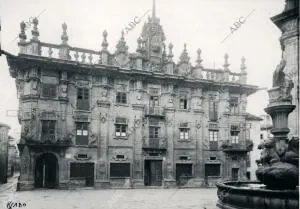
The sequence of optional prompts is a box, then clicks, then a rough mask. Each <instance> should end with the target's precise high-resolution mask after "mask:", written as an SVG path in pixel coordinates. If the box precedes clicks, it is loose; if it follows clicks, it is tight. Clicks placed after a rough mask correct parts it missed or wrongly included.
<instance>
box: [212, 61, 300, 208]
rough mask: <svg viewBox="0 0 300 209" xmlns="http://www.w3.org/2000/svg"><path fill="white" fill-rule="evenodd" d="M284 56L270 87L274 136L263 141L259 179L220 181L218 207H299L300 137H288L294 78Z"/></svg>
mask: <svg viewBox="0 0 300 209" xmlns="http://www.w3.org/2000/svg"><path fill="white" fill-rule="evenodd" d="M285 64H286V61H285V60H282V61H281V62H280V64H279V65H278V66H277V68H276V70H275V72H274V74H273V88H271V89H270V90H268V94H269V105H268V106H267V108H265V112H266V113H268V114H269V115H270V116H271V117H272V121H273V128H272V130H271V132H272V134H273V136H274V137H273V138H272V139H267V140H265V141H264V142H263V143H261V144H260V145H259V147H258V148H259V149H261V150H262V152H261V157H260V159H259V160H257V163H258V169H257V170H256V176H257V179H258V180H259V181H252V182H250V181H244V182H224V183H217V187H218V202H217V207H219V208H222V209H234V208H239V209H242V208H243V209H247V208H257V209H264V208H268V209H296V208H299V187H298V185H299V179H298V175H299V154H298V153H299V138H292V139H290V140H289V139H288V138H287V134H288V133H289V128H288V115H289V114H290V113H291V112H292V111H293V110H294V109H295V105H292V96H291V89H292V88H293V82H292V81H291V80H287V79H286V78H285V73H284V72H283V69H284V67H285Z"/></svg>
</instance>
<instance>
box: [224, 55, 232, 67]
mask: <svg viewBox="0 0 300 209" xmlns="http://www.w3.org/2000/svg"><path fill="white" fill-rule="evenodd" d="M228 57H229V56H228V54H227V53H226V54H225V55H224V59H225V62H224V65H223V67H224V69H225V70H228V67H229V66H230V64H229V63H228Z"/></svg>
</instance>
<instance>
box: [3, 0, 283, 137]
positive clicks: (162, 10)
mask: <svg viewBox="0 0 300 209" xmlns="http://www.w3.org/2000/svg"><path fill="white" fill-rule="evenodd" d="M283 8H284V0H185V1H183V0H156V16H157V17H158V18H160V23H161V25H162V27H163V30H164V33H165V36H166V39H167V40H166V44H167V45H168V44H169V43H170V42H172V44H173V45H174V47H173V54H174V55H175V57H174V60H175V61H177V60H178V57H179V56H180V54H181V52H182V50H183V46H184V43H186V45H187V50H188V53H189V56H190V57H191V62H192V63H193V64H195V59H196V56H197V53H196V51H197V49H198V48H200V49H201V50H202V54H201V56H202V59H203V63H202V64H203V66H204V67H205V68H217V69H218V68H222V65H223V64H224V54H225V53H228V55H229V64H230V67H229V68H230V70H231V71H233V72H239V71H240V64H241V57H243V56H244V57H245V58H246V66H247V69H246V70H247V72H248V84H252V85H257V86H259V87H266V88H270V87H271V84H272V74H273V71H274V70H275V68H276V65H277V64H279V62H280V58H281V49H280V43H279V37H280V35H281V32H280V30H279V29H278V28H277V27H276V26H275V25H274V24H273V23H272V21H271V20H270V18H271V17H272V16H274V15H277V14H279V13H281V11H282V10H283ZM151 9H152V0H126V1H124V0H109V1H108V0H106V1H104V0H88V1H82V0H64V1H61V0H43V1H41V0H26V1H22V0H1V2H0V16H1V47H2V49H3V50H5V51H8V52H10V53H12V54H15V55H17V54H18V46H17V42H18V38H17V37H18V34H19V33H20V22H21V21H25V22H27V21H29V19H31V17H35V16H37V15H39V14H40V16H39V17H38V19H39V25H38V29H39V32H40V36H39V39H40V41H43V42H48V43H56V44H60V43H61V39H60V36H61V34H62V28H61V25H62V23H63V22H65V23H66V24H67V26H68V29H67V32H68V36H69V41H68V43H69V45H71V46H76V47H81V48H87V49H93V50H100V49H101V43H102V39H103V37H102V32H103V31H104V30H107V32H108V43H109V47H108V48H109V50H110V51H111V52H113V51H115V47H116V44H117V42H118V40H119V39H120V36H121V31H122V30H125V28H126V27H128V25H129V23H130V22H132V21H134V18H135V17H141V16H143V14H144V13H145V12H147V11H148V10H151ZM249 14H250V16H248V15H249ZM149 15H151V11H150V12H149V13H147V15H146V16H145V17H144V18H143V19H142V21H141V23H139V24H137V25H136V26H135V27H134V28H133V29H132V30H131V31H129V32H128V34H126V36H125V39H126V42H127V45H128V46H129V51H130V52H135V50H136V47H137V39H138V37H139V36H140V34H141V31H142V26H143V24H144V22H145V21H146V19H147V16H149ZM247 16H248V18H246V17H247ZM245 18H246V19H245ZM239 20H242V21H243V24H241V25H239V26H240V27H239V28H237V27H236V26H234V23H235V22H237V21H239ZM232 28H234V30H233V29H232ZM30 31H31V28H30V29H27V30H26V35H27V39H30V38H31V32H30ZM232 31H233V32H232ZM227 36H228V37H227ZM225 37H227V38H226V39H225ZM224 39H225V41H223V40H224ZM0 69H1V70H0V98H1V99H0V122H4V123H6V124H8V125H9V126H11V130H10V133H9V134H10V135H11V136H13V137H15V138H19V135H20V125H19V123H18V119H17V117H16V110H17V109H18V99H17V94H16V86H15V81H14V79H13V78H11V77H10V75H9V69H8V64H7V61H6V57H5V56H3V55H2V56H1V57H0ZM267 104H268V96H267V91H266V90H260V91H258V92H257V93H255V94H254V95H251V96H249V97H248V107H247V112H249V113H252V114H255V115H261V114H265V112H264V110H263V109H264V108H265V107H266V106H267Z"/></svg>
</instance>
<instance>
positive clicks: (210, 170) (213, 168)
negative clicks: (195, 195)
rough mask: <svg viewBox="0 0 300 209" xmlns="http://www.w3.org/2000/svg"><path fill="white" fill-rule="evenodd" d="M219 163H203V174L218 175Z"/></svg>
mask: <svg viewBox="0 0 300 209" xmlns="http://www.w3.org/2000/svg"><path fill="white" fill-rule="evenodd" d="M220 173H221V172H220V164H205V176H206V177H208V176H220Z"/></svg>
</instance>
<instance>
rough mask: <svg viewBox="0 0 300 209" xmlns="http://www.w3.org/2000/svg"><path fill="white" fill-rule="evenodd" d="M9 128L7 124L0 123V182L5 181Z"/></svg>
mask: <svg viewBox="0 0 300 209" xmlns="http://www.w3.org/2000/svg"><path fill="white" fill-rule="evenodd" d="M9 129H10V127H9V126H8V125H7V124H5V123H0V184H1V183H6V182H7V167H8V131H9Z"/></svg>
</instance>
